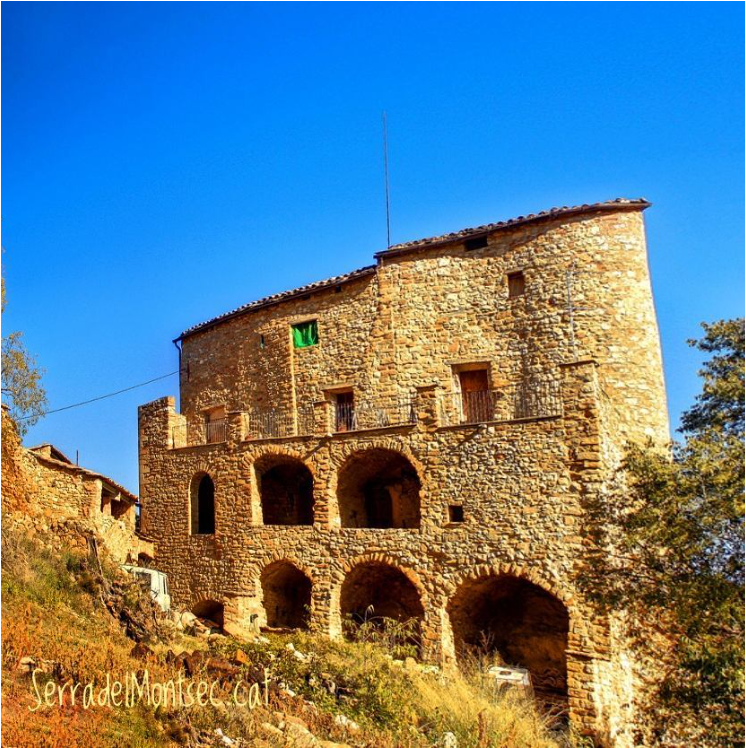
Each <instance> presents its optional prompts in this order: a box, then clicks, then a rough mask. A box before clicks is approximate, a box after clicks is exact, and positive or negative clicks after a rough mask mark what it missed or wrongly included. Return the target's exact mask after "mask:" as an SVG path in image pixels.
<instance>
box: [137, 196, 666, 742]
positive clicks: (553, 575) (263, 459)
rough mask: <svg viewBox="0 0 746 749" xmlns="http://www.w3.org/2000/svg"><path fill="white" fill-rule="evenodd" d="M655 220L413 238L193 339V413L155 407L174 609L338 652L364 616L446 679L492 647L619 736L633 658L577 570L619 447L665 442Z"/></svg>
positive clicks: (156, 463) (143, 462)
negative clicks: (390, 626)
mask: <svg viewBox="0 0 746 749" xmlns="http://www.w3.org/2000/svg"><path fill="white" fill-rule="evenodd" d="M648 205H649V204H648V203H647V202H646V201H643V200H639V201H634V200H633V201H626V200H618V201H612V202H608V203H597V204H594V205H586V206H579V207H576V208H564V209H553V210H551V211H547V212H545V213H542V214H537V215H535V216H528V217H521V218H519V219H514V220H511V221H507V222H502V223H499V224H490V225H487V226H484V227H477V228H476V229H470V230H464V231H462V232H457V233H455V234H451V235H445V236H443V237H436V238H433V239H428V240H421V241H419V242H411V243H407V244H404V245H397V246H395V247H393V248H390V249H389V250H388V251H384V252H382V253H378V255H376V264H375V265H372V266H369V267H368V268H363V269H360V270H358V271H354V272H352V273H350V274H347V275H344V276H338V277H336V278H333V279H330V280H328V281H324V282H319V283H317V284H310V285H309V286H306V287H303V288H301V289H298V290H294V291H291V292H285V293H283V294H278V295H275V296H274V297H268V298H267V299H264V300H260V301H259V302H255V303H252V304H248V305H246V306H245V307H242V308H239V309H238V310H234V311H232V312H230V313H227V314H226V315H223V316H221V317H218V318H215V319H213V320H209V321H207V322H206V323H203V324H201V325H197V326H195V327H193V328H191V329H189V330H187V331H185V333H183V334H182V335H181V336H179V338H177V345H178V346H179V347H180V360H181V361H180V369H181V375H180V396H181V397H180V403H181V413H177V412H176V410H175V401H174V399H173V398H172V397H169V398H162V399H160V400H157V401H154V402H152V403H149V404H147V405H144V406H141V407H140V409H139V454H140V501H141V504H142V517H141V523H142V531H143V533H145V534H147V536H148V537H150V538H152V539H153V540H154V542H155V551H156V559H157V563H158V566H159V567H160V568H161V569H163V570H164V571H165V572H167V573H168V575H169V579H170V583H171V591H172V595H173V598H174V600H175V602H176V603H177V604H179V605H182V606H186V607H189V608H191V609H192V610H194V611H195V613H201V614H204V615H209V616H211V617H213V618H216V619H219V620H220V621H221V623H224V624H225V626H226V627H228V626H229V625H232V626H233V627H238V628H240V627H256V626H268V627H290V628H293V627H308V628H311V629H313V630H315V631H317V632H320V633H324V634H327V635H329V636H332V637H336V636H341V635H342V634H343V629H344V625H345V622H347V621H348V620H350V619H354V618H355V617H362V616H364V615H365V611H366V609H368V607H369V606H373V611H374V615H376V616H385V617H391V618H396V619H399V620H408V619H414V620H415V621H416V622H417V628H418V629H417V632H418V634H417V637H418V641H419V647H420V651H421V655H422V657H423V659H425V660H428V661H432V662H436V663H439V664H441V665H443V666H446V667H448V666H450V665H455V664H457V663H458V658H459V653H460V652H462V651H463V649H464V648H465V647H468V646H474V645H477V644H479V642H480V641H483V633H486V634H487V641H488V642H489V643H491V645H492V646H493V647H494V648H495V649H497V651H499V654H500V656H501V657H502V658H503V660H504V661H505V662H506V663H507V664H512V665H518V666H522V667H525V668H528V669H529V670H530V672H531V676H532V681H533V684H534V686H535V689H536V692H537V694H539V695H540V696H542V697H543V698H545V699H546V700H547V701H548V702H559V703H562V704H563V705H566V706H567V708H568V711H569V716H570V721H571V723H572V724H573V726H574V727H575V728H576V729H577V730H579V731H581V732H584V733H588V734H594V735H596V736H604V737H606V739H605V740H606V741H607V742H609V743H612V744H619V745H623V744H624V743H625V742H627V741H629V734H628V732H629V731H630V730H631V726H633V725H634V722H635V718H634V705H635V703H636V701H637V696H638V692H639V691H640V690H641V689H642V688H643V687H642V680H641V678H640V674H639V673H638V669H637V666H636V661H635V657H634V653H632V652H631V651H630V650H629V649H628V646H627V645H626V638H625V637H624V636H623V634H622V633H621V631H620V625H619V621H620V620H621V616H617V615H616V614H612V615H611V616H609V615H603V614H602V613H600V612H598V611H595V610H594V608H593V606H592V605H591V604H590V603H589V602H588V601H586V600H584V598H583V595H582V593H581V592H580V591H579V590H578V589H577V585H576V582H575V579H576V575H577V572H578V570H579V568H581V567H582V564H583V558H584V553H585V549H586V546H585V542H584V539H583V537H582V534H581V528H582V523H583V514H584V510H583V508H584V506H585V503H586V502H587V501H588V500H592V499H593V498H594V497H596V496H599V495H601V496H602V495H603V492H604V491H605V487H606V486H607V485H608V484H609V483H610V482H611V480H612V477H613V475H614V472H615V469H616V467H617V466H618V463H619V460H620V457H621V454H622V451H623V448H624V445H625V444H626V443H627V442H628V441H630V440H632V441H646V440H647V439H649V438H652V439H653V440H654V441H656V442H659V443H665V442H667V441H668V439H669V426H668V421H667V410H666V398H665V387H664V381H663V369H662V362H661V351H660V342H659V337H658V327H657V321H656V316H655V309H654V305H653V296H652V291H651V285H650V278H649V273H648V264H647V250H646V243H645V233H644V224H643V210H644V209H645V208H646V207H647V206H648ZM621 613H623V612H619V614H621Z"/></svg>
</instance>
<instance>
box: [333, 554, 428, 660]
mask: <svg viewBox="0 0 746 749" xmlns="http://www.w3.org/2000/svg"><path fill="white" fill-rule="evenodd" d="M340 612H341V614H342V622H343V626H344V629H345V634H347V636H348V637H351V638H354V637H355V635H356V633H357V632H358V631H359V629H360V627H361V626H362V627H365V628H367V629H368V630H372V631H375V630H378V631H388V632H389V634H393V633H392V630H396V631H398V632H399V633H400V634H401V640H402V644H404V643H409V644H414V645H416V646H417V647H419V643H420V625H421V622H422V617H423V616H424V613H425V612H424V609H423V608H422V602H421V601H420V594H419V591H418V590H417V588H416V587H415V585H414V583H413V582H412V581H411V580H410V579H409V578H408V577H407V576H406V575H405V574H404V573H403V572H402V571H401V570H399V569H397V568H396V567H392V566H391V565H390V564H386V563H385V562H361V563H360V564H358V565H356V566H355V567H353V569H352V570H350V572H348V573H347V577H345V580H344V583H342V591H341V594H340Z"/></svg>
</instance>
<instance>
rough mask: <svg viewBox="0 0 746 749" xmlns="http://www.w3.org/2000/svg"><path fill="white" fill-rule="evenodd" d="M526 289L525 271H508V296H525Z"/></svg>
mask: <svg viewBox="0 0 746 749" xmlns="http://www.w3.org/2000/svg"><path fill="white" fill-rule="evenodd" d="M525 291H526V279H525V277H524V276H523V271H516V272H515V273H508V297H509V298H510V299H512V298H513V297H517V296H523V294H524V293H525Z"/></svg>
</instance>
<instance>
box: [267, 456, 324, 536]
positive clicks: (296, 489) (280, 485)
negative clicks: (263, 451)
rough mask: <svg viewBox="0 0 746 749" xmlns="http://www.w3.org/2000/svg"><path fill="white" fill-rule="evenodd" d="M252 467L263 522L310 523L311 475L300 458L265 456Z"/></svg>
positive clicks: (279, 523)
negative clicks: (257, 488)
mask: <svg viewBox="0 0 746 749" xmlns="http://www.w3.org/2000/svg"><path fill="white" fill-rule="evenodd" d="M255 470H256V479H257V486H258V487H259V496H260V498H261V502H262V518H263V520H264V525H313V476H312V475H311V471H309V470H308V468H307V467H306V466H305V465H303V463H302V462H301V461H300V460H297V459H296V458H291V457H287V456H284V455H271V456H266V457H264V458H260V459H259V460H258V461H257V463H256V466H255Z"/></svg>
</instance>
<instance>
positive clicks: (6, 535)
mask: <svg viewBox="0 0 746 749" xmlns="http://www.w3.org/2000/svg"><path fill="white" fill-rule="evenodd" d="M45 541H47V542H48V539H46V540H45V539H43V538H41V537H37V538H36V539H33V540H32V539H30V538H27V537H26V535H25V534H24V533H22V532H21V531H19V530H14V528H13V525H12V524H7V523H6V524H5V527H4V529H3V554H2V571H3V575H2V629H3V632H2V634H3V642H2V665H3V671H4V678H3V681H2V702H3V708H4V712H3V722H2V743H3V745H4V746H200V745H201V746H215V745H217V746H223V745H224V746H233V745H235V746H240V745H242V746H456V745H458V746H495V747H500V746H526V747H533V746H537V747H538V746H542V747H545V746H561V745H563V742H564V741H565V740H566V737H564V736H563V735H561V734H557V733H555V734H553V733H552V732H551V731H550V730H549V729H548V726H547V722H546V720H545V719H543V718H541V717H540V716H539V715H538V713H537V712H536V710H535V709H534V706H533V704H532V702H531V701H530V700H529V699H528V698H527V697H526V696H524V695H523V694H522V693H520V692H518V691H515V690H513V691H504V692H496V691H495V689H494V686H491V685H490V684H489V682H488V681H487V679H486V678H484V677H479V676H478V673H477V672H476V671H475V672H474V673H472V674H466V675H462V676H459V677H453V678H449V679H444V678H443V677H442V676H441V675H440V674H439V673H438V672H437V670H435V669H431V672H428V670H427V669H423V668H422V667H421V666H419V665H418V664H416V663H415V662H414V660H413V659H407V660H406V661H404V662H402V661H395V660H393V658H392V657H391V655H390V654H389V652H388V650H387V649H386V648H384V647H383V646H382V645H381V644H379V643H375V642H356V643H353V642H345V641H340V642H331V641H329V640H327V639H325V638H321V637H318V636H314V635H311V634H307V633H297V634H291V635H272V636H269V637H266V638H258V639H257V641H255V642H237V641H236V640H233V639H232V638H228V637H224V636H221V635H210V636H209V637H206V636H199V637H198V636H188V635H185V634H184V633H183V632H180V631H178V630H177V629H176V628H175V627H173V626H172V627H171V628H170V629H169V628H168V627H167V626H166V625H167V623H166V622H163V621H161V622H154V623H153V626H152V628H151V630H150V633H149V634H148V635H147V637H145V638H144V641H143V642H140V643H138V644H136V643H135V642H134V641H133V640H132V639H130V638H129V637H128V636H127V635H126V634H125V629H127V630H128V631H129V632H130V633H131V634H133V636H135V637H137V638H138V639H141V635H142V631H141V627H138V626H136V625H137V621H138V620H137V618H136V617H134V616H133V612H137V611H138V610H140V611H141V612H144V614H145V618H146V619H147V617H148V616H150V615H149V614H148V606H147V605H143V604H142V600H140V599H141V598H146V596H145V595H144V594H143V593H142V591H141V590H140V589H139V588H138V586H137V585H136V584H134V583H133V582H132V581H131V580H130V579H129V578H126V577H122V575H121V574H120V573H119V572H118V571H117V570H115V569H113V568H107V566H106V565H105V564H104V566H103V568H101V569H99V566H98V562H97V561H96V560H95V558H91V557H89V556H87V555H84V554H80V553H75V552H73V551H71V550H69V549H68V550H63V551H62V552H61V553H60V552H59V551H55V550H54V549H53V548H52V547H51V546H50V544H49V543H45ZM113 590H118V591H119V599H118V600H119V602H118V604H117V606H118V608H117V606H112V604H111V600H110V596H111V592H112V591H113ZM145 603H147V600H146V602H145ZM117 611H120V612H121V614H120V615H116V614H117ZM125 613H126V614H127V616H125ZM133 621H134V622H135V623H134V624H133ZM123 622H126V623H127V627H125V626H124V625H123ZM33 667H40V668H43V669H44V671H45V672H46V673H44V674H41V673H38V674H37V680H38V683H40V684H43V683H44V682H45V681H46V680H47V679H52V680H54V681H55V682H56V683H57V684H63V683H65V682H67V681H68V680H71V679H72V680H73V681H75V682H80V683H83V684H85V683H87V682H89V681H90V680H95V681H96V683H97V686H101V685H102V684H103V683H104V682H105V675H106V673H107V672H108V673H110V674H111V675H112V677H113V678H115V679H124V675H125V674H127V673H139V674H140V675H142V673H143V669H145V668H147V669H148V672H149V675H150V678H151V679H152V681H153V682H156V681H158V682H166V681H168V680H169V679H177V678H178V676H179V674H180V673H183V672H185V673H186V676H188V677H191V678H192V679H195V680H197V679H207V680H208V681H212V680H221V681H222V686H221V687H220V688H219V691H218V692H217V694H218V695H219V696H221V697H223V698H225V702H224V704H221V705H219V706H218V707H210V706H207V707H197V706H195V707H191V708H186V707H177V708H174V707H173V706H172V705H166V706H164V705H161V706H155V705H152V704H151V705H144V704H140V705H137V706H133V707H131V708H125V707H119V708H116V707H107V706H104V707H90V708H89V709H83V707H82V706H81V704H80V699H79V698H78V700H77V702H76V704H75V705H72V704H71V698H70V693H69V691H67V692H65V696H64V699H63V704H62V706H60V705H55V706H53V707H46V706H42V707H40V708H39V709H37V710H34V711H31V710H30V709H29V708H30V707H34V706H35V705H36V704H37V702H38V701H37V700H36V699H35V697H34V685H33V682H32V677H31V674H30V673H29V670H30V669H32V668H33ZM265 668H266V670H267V672H268V674H269V676H270V680H269V690H268V702H269V704H264V703H263V701H262V704H260V705H259V706H257V707H255V709H253V710H252V709H249V708H248V707H247V706H242V705H237V704H234V703H233V702H232V701H231V699H230V696H231V693H232V689H233V687H234V685H235V683H236V682H238V681H239V680H243V681H244V682H245V683H246V684H252V683H254V682H261V681H263V679H264V673H265V671H264V670H265ZM244 698H245V695H244Z"/></svg>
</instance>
